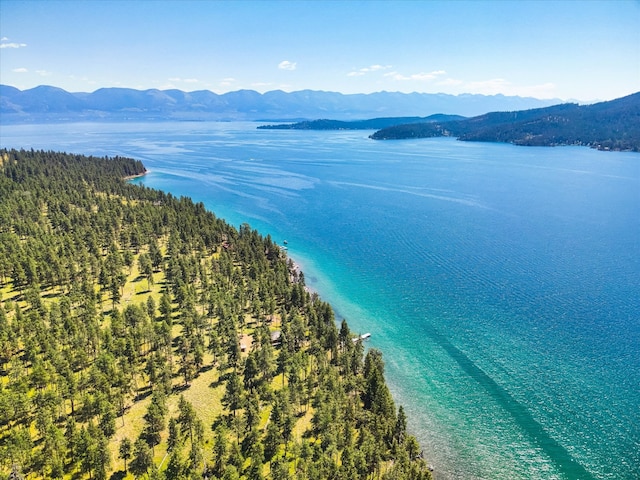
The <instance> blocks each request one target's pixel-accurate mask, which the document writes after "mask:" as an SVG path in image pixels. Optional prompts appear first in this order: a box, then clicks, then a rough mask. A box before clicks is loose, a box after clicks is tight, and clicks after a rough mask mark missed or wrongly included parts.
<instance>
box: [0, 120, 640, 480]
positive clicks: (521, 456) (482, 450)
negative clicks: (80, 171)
mask: <svg viewBox="0 0 640 480" xmlns="http://www.w3.org/2000/svg"><path fill="white" fill-rule="evenodd" d="M255 126H256V125H255V124H251V123H162V124H131V125H124V124H72V125H58V126H43V125H38V126H1V127H0V140H1V142H0V143H1V144H2V146H3V147H21V146H24V147H26V148H31V147H33V148H46V149H56V150H57V149H61V150H66V151H70V152H77V153H91V154H98V155H104V154H109V155H114V154H119V155H126V156H131V157H134V158H137V159H141V160H142V161H143V162H144V163H145V165H147V167H148V168H150V170H151V173H150V174H149V175H147V176H146V177H145V178H143V179H140V180H138V181H140V182H142V183H144V184H146V185H148V186H151V187H154V188H160V189H163V190H166V191H170V192H173V193H174V194H177V195H188V196H191V197H193V198H194V199H196V200H199V201H203V202H204V203H205V204H206V205H207V206H208V207H209V208H210V209H211V210H213V211H214V212H216V214H217V215H218V216H221V217H224V218H226V219H227V220H228V221H229V222H230V223H233V224H235V225H239V224H240V223H241V222H245V221H246V222H249V223H250V224H251V225H252V226H253V227H255V228H257V229H259V230H260V231H262V232H265V233H270V234H271V235H272V236H273V238H274V239H275V240H276V241H279V242H282V241H284V240H285V239H286V240H288V246H289V249H290V254H291V256H293V257H294V258H295V259H296V260H297V261H298V262H299V263H301V264H302V266H303V269H304V271H305V274H306V278H307V283H309V284H310V285H311V286H312V287H313V288H314V289H316V290H317V291H319V292H320V294H321V295H322V296H323V297H324V298H326V299H327V300H329V301H330V302H331V303H332V304H333V305H334V307H335V308H336V310H337V312H338V313H339V315H341V316H344V317H346V318H347V319H348V320H349V323H350V324H351V326H352V329H355V330H357V331H360V332H371V333H372V338H371V340H370V342H369V345H370V346H374V347H377V348H380V349H382V351H383V352H384V355H385V360H386V365H387V371H386V373H387V378H388V381H389V383H390V385H391V388H392V390H393V393H394V396H395V398H396V399H397V402H398V403H401V404H403V405H404V406H405V408H406V409H407V412H408V414H409V417H410V429H411V430H412V431H413V432H414V433H415V434H416V435H417V436H418V437H419V439H420V441H421V442H422V444H423V446H424V447H425V451H426V454H427V456H428V459H429V461H430V462H431V463H433V465H434V466H435V468H436V471H437V473H438V478H461V479H462V478H464V479H469V478H482V479H524V478H545V479H547V478H548V479H553V478H557V479H579V478H580V479H592V478H598V479H600V478H602V479H637V478H640V353H639V348H638V347H639V345H640V155H638V154H631V153H605V152H597V151H594V150H589V149H586V148H573V147H571V148H569V147H564V148H522V147H514V146H511V145H501V144H483V143H465V142H457V141H455V140H452V139H428V140H419V141H399V142H374V141H372V140H369V139H368V138H367V136H368V135H369V133H370V132H357V131H356V132H302V131H264V130H255Z"/></svg>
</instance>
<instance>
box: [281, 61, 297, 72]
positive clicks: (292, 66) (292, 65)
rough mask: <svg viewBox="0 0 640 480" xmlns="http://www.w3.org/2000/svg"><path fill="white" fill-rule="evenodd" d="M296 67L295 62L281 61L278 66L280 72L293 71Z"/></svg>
mask: <svg viewBox="0 0 640 480" xmlns="http://www.w3.org/2000/svg"><path fill="white" fill-rule="evenodd" d="M297 66H298V64H297V62H290V61H289V60H283V61H282V62H280V63H279V64H278V68H279V69H280V70H295V69H296V68H297Z"/></svg>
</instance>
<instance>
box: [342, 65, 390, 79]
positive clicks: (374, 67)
mask: <svg viewBox="0 0 640 480" xmlns="http://www.w3.org/2000/svg"><path fill="white" fill-rule="evenodd" d="M390 68H391V65H377V64H376V65H370V66H368V67H364V68H360V69H358V70H353V71H351V72H349V73H347V77H361V76H363V75H366V74H367V73H371V72H379V71H381V70H389V69H390Z"/></svg>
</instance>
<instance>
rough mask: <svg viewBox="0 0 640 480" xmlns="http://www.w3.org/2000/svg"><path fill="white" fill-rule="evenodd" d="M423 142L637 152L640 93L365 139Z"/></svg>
mask: <svg viewBox="0 0 640 480" xmlns="http://www.w3.org/2000/svg"><path fill="white" fill-rule="evenodd" d="M428 137H457V138H458V139H459V140H465V141H477V142H505V143H513V144H514V145H526V146H558V145H581V146H588V147H592V148H596V149H599V150H616V151H633V152H640V92H638V93H634V94H632V95H628V96H626V97H622V98H619V99H616V100H611V101H608V102H600V103H595V104H593V105H577V104H575V103H566V104H560V105H555V106H551V107H546V108H536V109H531V110H519V111H514V112H492V113H487V114H485V115H480V116H477V117H473V118H466V119H462V120H454V121H437V122H422V123H416V122H412V123H406V124H403V125H394V126H389V127H386V128H382V129H381V130H379V131H377V132H375V133H374V134H373V135H371V136H370V138H372V139H374V140H399V139H408V138H428Z"/></svg>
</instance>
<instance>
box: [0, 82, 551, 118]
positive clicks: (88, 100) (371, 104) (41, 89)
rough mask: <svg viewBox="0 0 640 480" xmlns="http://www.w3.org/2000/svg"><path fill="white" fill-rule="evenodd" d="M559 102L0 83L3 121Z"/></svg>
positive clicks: (390, 111)
mask: <svg viewBox="0 0 640 480" xmlns="http://www.w3.org/2000/svg"><path fill="white" fill-rule="evenodd" d="M560 102H561V100H558V99H555V100H540V99H535V98H530V97H516V96H504V95H475V94H462V95H448V94H443V93H438V94H429V93H399V92H377V93H370V94H342V93H336V92H325V91H316V90H302V91H297V92H284V91H281V90H274V91H270V92H266V93H259V92H256V91H253V90H238V91H235V92H228V93H224V94H216V93H213V92H211V91H208V90H200V91H194V92H184V91H182V90H156V89H151V90H135V89H129V88H101V89H99V90H96V91H94V92H92V93H72V92H67V91H66V90H63V89H61V88H57V87H52V86H46V85H42V86H38V87H35V88H31V89H28V90H19V89H17V88H15V87H12V86H8V85H0V115H1V116H2V117H1V118H2V122H3V123H30V122H62V121H99V120H105V121H130V120H141V121H142V120H191V121H196V120H263V121H301V120H309V119H317V118H333V119H336V120H357V119H366V118H373V117H400V116H402V117H408V116H415V117H418V116H428V115H432V114H435V113H444V114H455V115H461V116H465V117H470V116H474V115H480V114H482V113H485V112H490V111H497V110H501V111H505V110H509V111H511V110H523V109H530V108H541V107H546V106H549V105H553V104H557V103H560Z"/></svg>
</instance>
